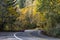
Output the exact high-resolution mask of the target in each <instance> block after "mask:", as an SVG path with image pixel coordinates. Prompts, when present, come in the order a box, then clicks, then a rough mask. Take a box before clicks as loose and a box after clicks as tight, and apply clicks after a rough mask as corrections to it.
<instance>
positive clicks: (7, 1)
mask: <svg viewBox="0 0 60 40" xmlns="http://www.w3.org/2000/svg"><path fill="white" fill-rule="evenodd" d="M17 5H18V3H17V0H0V30H12V29H13V27H12V26H13V25H14V22H15V21H16V19H17V17H19V12H18V11H17V10H19V9H18V8H19V7H17Z"/></svg>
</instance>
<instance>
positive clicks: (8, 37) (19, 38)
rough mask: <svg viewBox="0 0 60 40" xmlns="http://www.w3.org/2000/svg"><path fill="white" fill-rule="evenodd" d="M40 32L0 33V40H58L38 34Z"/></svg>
mask: <svg viewBox="0 0 60 40" xmlns="http://www.w3.org/2000/svg"><path fill="white" fill-rule="evenodd" d="M40 32H41V31H40V30H25V32H0V40H60V39H58V38H51V37H48V36H45V35H43V34H41V33H40Z"/></svg>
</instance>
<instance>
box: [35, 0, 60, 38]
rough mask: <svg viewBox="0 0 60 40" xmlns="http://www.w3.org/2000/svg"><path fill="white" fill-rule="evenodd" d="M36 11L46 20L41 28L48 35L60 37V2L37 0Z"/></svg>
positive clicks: (55, 0)
mask: <svg viewBox="0 0 60 40" xmlns="http://www.w3.org/2000/svg"><path fill="white" fill-rule="evenodd" d="M36 11H37V12H40V14H42V15H43V17H45V19H46V20H44V21H41V22H42V23H41V24H42V25H40V26H41V27H40V28H41V29H42V30H43V31H44V32H46V34H48V35H51V36H58V37H60V32H59V31H60V0H36Z"/></svg>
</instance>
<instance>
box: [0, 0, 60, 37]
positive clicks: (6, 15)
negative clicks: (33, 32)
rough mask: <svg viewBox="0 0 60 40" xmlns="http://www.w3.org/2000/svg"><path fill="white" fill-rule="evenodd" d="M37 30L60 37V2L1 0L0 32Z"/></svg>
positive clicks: (59, 0) (51, 0)
mask: <svg viewBox="0 0 60 40" xmlns="http://www.w3.org/2000/svg"><path fill="white" fill-rule="evenodd" d="M36 28H38V30H43V32H44V33H45V34H47V35H51V36H55V37H60V0H0V31H20V30H26V29H36Z"/></svg>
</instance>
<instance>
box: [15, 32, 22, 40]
mask: <svg viewBox="0 0 60 40" xmlns="http://www.w3.org/2000/svg"><path fill="white" fill-rule="evenodd" d="M16 34H17V33H15V34H14V37H15V38H16V39H18V40H23V39H21V38H19V37H17V36H16Z"/></svg>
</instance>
